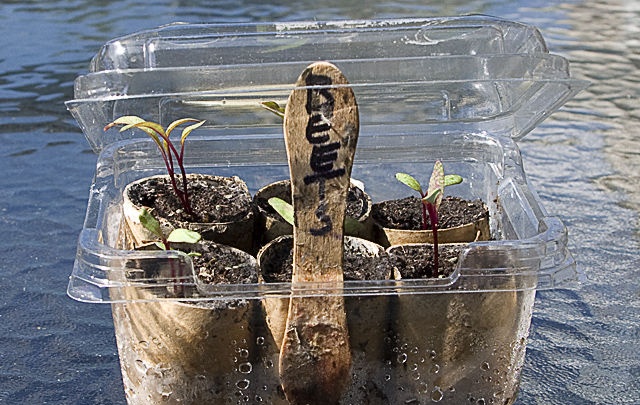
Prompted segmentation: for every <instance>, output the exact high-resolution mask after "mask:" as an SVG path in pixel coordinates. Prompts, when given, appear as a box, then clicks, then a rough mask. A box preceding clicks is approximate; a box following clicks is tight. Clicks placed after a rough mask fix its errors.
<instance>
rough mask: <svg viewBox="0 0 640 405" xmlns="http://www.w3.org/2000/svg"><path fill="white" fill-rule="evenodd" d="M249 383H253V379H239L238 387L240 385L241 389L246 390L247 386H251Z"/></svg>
mask: <svg viewBox="0 0 640 405" xmlns="http://www.w3.org/2000/svg"><path fill="white" fill-rule="evenodd" d="M249 384H251V381H249V380H247V379H244V380H240V381H238V382H237V383H236V387H238V389H239V390H246V389H247V388H249Z"/></svg>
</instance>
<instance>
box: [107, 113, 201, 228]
mask: <svg viewBox="0 0 640 405" xmlns="http://www.w3.org/2000/svg"><path fill="white" fill-rule="evenodd" d="M189 123H193V124H192V125H188V126H186V127H184V128H183V130H182V135H181V137H180V150H178V148H177V147H176V145H174V143H173V141H172V140H171V138H170V136H171V132H173V130H174V129H176V128H177V127H179V126H183V125H185V124H189ZM204 123H205V121H199V120H196V119H193V118H183V119H179V120H176V121H173V122H172V123H171V124H169V126H168V127H167V128H166V130H165V129H164V128H163V127H162V125H160V124H158V123H155V122H152V121H145V120H144V119H142V118H140V117H137V116H135V115H127V116H123V117H120V118H118V119H116V120H115V121H113V122H111V123H109V124H107V126H105V127H104V130H105V131H107V130H109V129H110V128H112V127H114V126H122V128H120V132H122V131H126V130H128V129H130V128H139V129H141V130H142V131H144V132H145V133H146V134H147V135H149V136H150V137H151V139H153V141H154V142H155V143H156V145H157V146H158V149H159V150H160V154H161V155H162V159H163V160H164V164H165V166H166V168H167V173H168V174H169V179H170V181H171V187H173V190H174V192H175V194H176V197H178V200H179V201H180V204H181V205H182V208H183V209H184V210H185V212H186V213H187V214H188V215H190V216H191V217H194V212H193V208H192V207H191V202H190V200H189V191H188V188H187V173H186V171H185V168H184V143H185V140H186V139H187V136H189V134H190V133H191V132H192V131H193V130H194V129H196V128H198V127H200V126H202V124H204ZM176 166H177V167H176ZM176 170H179V171H180V176H181V180H182V181H181V186H182V187H179V186H178V181H177V179H176Z"/></svg>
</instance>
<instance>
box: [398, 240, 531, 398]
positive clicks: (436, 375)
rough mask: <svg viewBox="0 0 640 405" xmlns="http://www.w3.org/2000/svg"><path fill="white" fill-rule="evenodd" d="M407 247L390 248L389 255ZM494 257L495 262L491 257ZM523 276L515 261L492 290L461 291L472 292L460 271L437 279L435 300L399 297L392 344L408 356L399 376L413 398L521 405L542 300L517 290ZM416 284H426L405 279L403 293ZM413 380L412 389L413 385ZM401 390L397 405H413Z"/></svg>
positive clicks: (402, 356) (401, 363)
mask: <svg viewBox="0 0 640 405" xmlns="http://www.w3.org/2000/svg"><path fill="white" fill-rule="evenodd" d="M404 246H406V245H404ZM404 246H403V245H400V246H393V247H391V248H389V249H388V253H389V255H394V254H398V253H399V251H401V250H402V249H403V247H404ZM414 246H424V247H425V249H426V250H429V249H432V247H433V246H432V245H429V244H416V245H414ZM400 254H401V253H400ZM487 256H488V257H489V259H487V260H489V261H491V252H487ZM501 259H502V260H501V261H502V262H504V257H501ZM485 262H486V260H485ZM486 264H487V265H490V263H486ZM517 270H518V266H517V265H516V263H511V264H510V265H508V266H507V267H506V269H505V270H504V272H503V275H502V276H501V277H499V278H496V279H494V280H492V287H491V289H490V290H488V291H479V292H478V291H473V292H469V293H466V294H465V293H461V291H464V290H465V289H466V288H469V287H470V286H468V285H465V284H466V283H465V282H463V281H461V280H462V278H461V277H460V272H461V271H462V272H467V270H466V269H457V270H456V271H455V272H454V273H453V274H451V275H449V276H448V277H446V278H439V279H432V280H430V281H432V282H433V287H434V288H433V291H431V293H429V294H426V295H411V294H403V293H400V294H398V295H397V296H396V297H395V298H394V301H393V302H394V307H393V313H394V316H393V318H392V319H393V326H392V330H393V338H392V342H393V344H392V345H393V346H394V347H395V348H405V349H406V350H404V351H403V350H400V351H399V353H401V354H400V355H399V357H397V359H396V361H395V362H394V369H393V372H392V375H393V378H394V379H396V380H398V381H403V388H404V389H405V390H407V391H408V392H413V393H415V392H422V393H425V394H426V395H427V396H428V397H430V398H431V399H433V400H438V401H440V400H442V401H443V402H444V403H466V402H467V401H471V402H473V403H476V401H484V403H490V401H493V402H491V403H499V404H512V403H513V402H515V399H516V394H517V391H518V384H519V376H520V370H521V368H522V364H523V362H524V355H525V345H526V338H527V336H528V331H529V326H530V322H531V313H532V310H533V303H534V297H535V290H533V289H526V290H522V289H519V288H517V285H516V283H517V281H516V280H518V279H519V278H520V277H522V276H521V275H518V274H517ZM468 273H472V272H471V271H468ZM471 276H472V277H473V275H472V274H471ZM416 281H418V282H424V281H426V280H405V279H402V278H401V277H399V279H398V286H399V288H400V290H399V291H403V290H406V289H410V288H411V285H412V284H413V283H415V282H416ZM477 287H478V285H476V287H475V288H477ZM418 353H419V354H420V355H418V356H416V355H415V354H418ZM407 382H413V383H411V386H410V387H407V386H406V385H407ZM402 391H403V390H398V391H396V393H397V394H398V396H397V397H396V398H395V399H394V402H393V403H403V401H405V400H406V399H407V398H406V396H405V395H404V394H403V393H402Z"/></svg>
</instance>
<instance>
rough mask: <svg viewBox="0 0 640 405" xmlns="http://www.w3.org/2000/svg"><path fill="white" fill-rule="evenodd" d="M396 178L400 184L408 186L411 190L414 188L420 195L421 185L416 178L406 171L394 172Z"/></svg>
mask: <svg viewBox="0 0 640 405" xmlns="http://www.w3.org/2000/svg"><path fill="white" fill-rule="evenodd" d="M396 179H397V180H398V181H399V182H400V183H402V184H404V185H406V186H409V187H410V188H412V189H413V190H415V191H417V192H418V193H420V195H422V186H421V185H420V182H419V181H418V180H416V179H415V178H414V177H413V176H411V175H410V174H407V173H396Z"/></svg>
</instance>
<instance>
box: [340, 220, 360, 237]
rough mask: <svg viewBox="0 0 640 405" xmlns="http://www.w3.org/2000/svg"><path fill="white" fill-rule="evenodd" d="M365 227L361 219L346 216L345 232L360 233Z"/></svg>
mask: <svg viewBox="0 0 640 405" xmlns="http://www.w3.org/2000/svg"><path fill="white" fill-rule="evenodd" d="M363 228H364V225H362V224H361V223H360V221H358V220H357V219H355V218H352V217H350V216H345V218H344V231H345V233H348V234H351V235H355V234H358V233H360V232H361V230H362V229H363Z"/></svg>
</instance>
